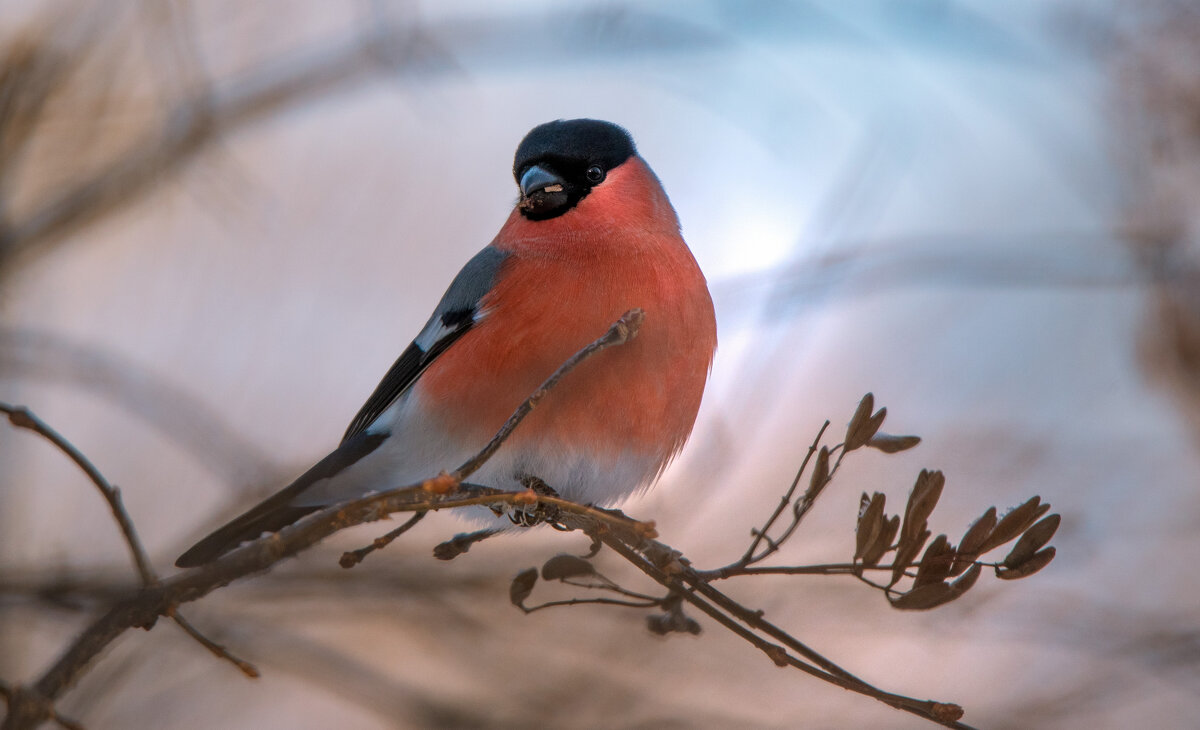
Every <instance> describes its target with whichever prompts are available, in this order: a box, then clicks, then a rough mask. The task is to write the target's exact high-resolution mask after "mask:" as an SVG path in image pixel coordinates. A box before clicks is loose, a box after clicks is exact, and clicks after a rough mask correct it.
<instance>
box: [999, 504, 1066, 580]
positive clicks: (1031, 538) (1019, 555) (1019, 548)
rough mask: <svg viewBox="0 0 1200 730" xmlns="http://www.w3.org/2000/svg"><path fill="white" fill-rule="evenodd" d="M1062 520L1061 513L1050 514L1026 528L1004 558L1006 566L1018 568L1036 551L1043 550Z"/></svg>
mask: <svg viewBox="0 0 1200 730" xmlns="http://www.w3.org/2000/svg"><path fill="white" fill-rule="evenodd" d="M1061 521H1062V517H1061V516H1060V515H1050V516H1049V517H1047V518H1046V519H1044V520H1042V521H1041V522H1038V523H1036V524H1034V526H1033V527H1030V528H1029V529H1028V530H1026V531H1025V534H1024V535H1021V539H1020V540H1017V544H1016V546H1014V547H1013V549H1012V552H1010V553H1009V554H1008V556H1007V557H1005V558H1004V567H1006V568H1016V567H1018V566H1020V565H1023V564H1024V563H1025V561H1027V560H1029V559H1030V558H1032V557H1033V554H1034V553H1036V552H1037V551H1038V550H1041V549H1042V547H1044V546H1045V545H1046V543H1048V542H1050V538H1052V537H1054V533H1055V532H1057V531H1058V524H1059V522H1061Z"/></svg>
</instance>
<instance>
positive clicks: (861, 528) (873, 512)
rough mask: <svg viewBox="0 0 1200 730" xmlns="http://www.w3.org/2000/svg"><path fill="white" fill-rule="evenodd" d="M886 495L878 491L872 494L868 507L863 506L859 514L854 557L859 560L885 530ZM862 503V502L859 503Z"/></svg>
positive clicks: (864, 496)
mask: <svg viewBox="0 0 1200 730" xmlns="http://www.w3.org/2000/svg"><path fill="white" fill-rule="evenodd" d="M866 496H867V495H866V493H865V492H864V493H863V498H864V499H865V498H866ZM885 500H886V497H884V496H883V493H882V492H876V493H875V494H873V495H871V499H870V501H868V502H867V505H866V507H861V506H860V509H859V514H858V528H857V529H856V534H855V545H854V559H855V560H858V559H859V558H860V557H862V556H863V555H864V554H865V553H866V551H867V548H869V547H871V546H872V545H873V544H874V543H875V540H876V539H878V537H879V534H880V533H881V532H883V530H884V522H885V520H886V518H885V517H884V514H883V505H884V501H885ZM859 504H860V505H861V504H862V503H861V502H860V503H859Z"/></svg>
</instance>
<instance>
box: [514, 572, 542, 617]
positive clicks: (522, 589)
mask: <svg viewBox="0 0 1200 730" xmlns="http://www.w3.org/2000/svg"><path fill="white" fill-rule="evenodd" d="M537 579H538V572H537V568H526V569H525V570H522V571H521V572H520V573H517V575H516V577H515V578H513V579H512V585H510V586H509V587H508V600H510V601H512V605H514V606H517V607H518V608H525V599H527V598H529V594H531V593H533V586H534V584H536V583H537Z"/></svg>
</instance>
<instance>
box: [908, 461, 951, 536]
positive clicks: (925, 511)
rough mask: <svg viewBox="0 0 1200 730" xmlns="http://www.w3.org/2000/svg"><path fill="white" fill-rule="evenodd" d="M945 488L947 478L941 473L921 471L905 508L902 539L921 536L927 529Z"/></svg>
mask: <svg viewBox="0 0 1200 730" xmlns="http://www.w3.org/2000/svg"><path fill="white" fill-rule="evenodd" d="M945 486H946V477H945V476H943V475H942V473H941V472H940V471H929V470H927V469H922V470H921V473H920V474H918V475H917V481H916V483H915V484H914V485H913V488H912V492H910V493H909V495H908V505H907V506H905V508H904V526H903V527H902V528H901V529H900V535H901V536H902V537H911V536H913V535H919V534H920V533H921V532H922V531H923V530H924V529H925V524H926V521H927V520H928V518H929V515H930V514H931V513H932V512H933V508H934V507H936V506H937V503H938V500H939V499H941V497H942V488H943V487H945Z"/></svg>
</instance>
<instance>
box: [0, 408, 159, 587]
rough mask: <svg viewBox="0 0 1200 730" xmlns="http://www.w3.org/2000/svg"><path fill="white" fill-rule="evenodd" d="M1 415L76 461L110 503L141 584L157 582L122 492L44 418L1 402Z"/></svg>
mask: <svg viewBox="0 0 1200 730" xmlns="http://www.w3.org/2000/svg"><path fill="white" fill-rule="evenodd" d="M0 412H3V413H7V414H8V420H9V422H10V423H12V425H14V426H16V427H17V428H24V429H28V430H30V431H33V432H34V433H36V434H38V435H40V436H42V437H43V438H45V439H46V440H47V441H49V442H50V443H52V444H54V445H55V446H56V447H57V448H58V449H59V450H60V451H62V452H63V453H64V454H66V455H67V457H68V458H70V459H71V461H73V462H75V464H76V465H78V466H79V468H80V469H82V470H83V473H84V474H87V476H88V478H89V479H91V480H92V484H95V485H96V488H97V489H99V490H100V494H101V495H102V496H103V497H104V500H105V501H106V502H108V507H109V509H110V510H112V514H113V517H115V518H116V520H117V525H118V526H119V527H120V528H121V534H122V535H123V536H124V537H125V544H126V545H127V546H128V547H129V554H130V556H131V557H132V558H133V564H134V566H135V567H136V568H137V571H138V575H139V576H141V579H142V583H143V584H145V585H150V584H151V583H153V582H154V581H155V580H157V577H156V576H155V574H154V568H153V567H152V566H151V565H150V558H149V557H148V556H147V555H146V548H145V547H143V546H142V542H141V540H139V539H138V536H137V530H135V529H134V527H133V520H131V519H130V518H129V513H128V512H126V511H125V505H124V504H123V503H122V502H121V492H120V490H118V489H117V488H116V487H115V486H113V485H112V484H109V483H108V480H107V479H105V478H104V475H103V474H101V473H100V470H99V469H97V468H96V467H95V465H94V464H92V462H91V461H89V460H88V458H87V457H86V456H84V455H83V453H81V452H80V451H79V449H77V448H75V447H74V446H73V445H72V444H71V442H70V441H67V440H66V439H65V438H63V437H62V435H61V434H59V433H58V432H57V431H55V430H54V429H53V428H50V426H48V425H47V424H46V423H45V422H44V421H42V419H40V418H38V417H37V416H35V415H34V414H33V412H32V411H30V410H29V409H28V408H25V407H23V406H11V405H9V404H7V403H0Z"/></svg>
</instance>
